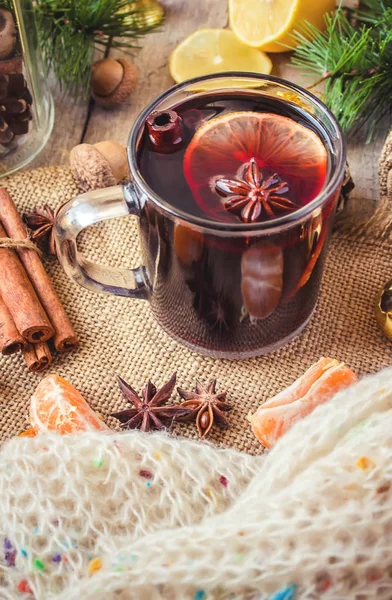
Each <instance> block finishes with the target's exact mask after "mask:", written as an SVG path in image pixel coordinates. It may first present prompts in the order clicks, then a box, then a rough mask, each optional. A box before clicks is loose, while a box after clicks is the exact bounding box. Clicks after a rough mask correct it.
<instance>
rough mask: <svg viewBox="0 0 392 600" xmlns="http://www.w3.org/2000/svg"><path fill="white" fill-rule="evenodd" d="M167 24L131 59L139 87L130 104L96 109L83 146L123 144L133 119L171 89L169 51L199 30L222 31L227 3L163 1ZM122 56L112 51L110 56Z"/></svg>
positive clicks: (225, 22)
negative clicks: (109, 143) (112, 109)
mask: <svg viewBox="0 0 392 600" xmlns="http://www.w3.org/2000/svg"><path fill="white" fill-rule="evenodd" d="M162 4H163V5H164V7H165V13H166V21H165V24H164V26H163V27H162V30H161V31H159V32H154V33H151V34H149V35H147V36H146V37H145V38H144V40H143V41H142V44H143V49H142V50H140V51H139V52H138V53H137V54H135V56H134V62H135V64H136V66H137V67H138V69H139V83H138V86H137V89H136V90H135V92H134V93H133V94H132V97H131V98H130V101H129V104H128V105H126V106H122V107H120V108H118V109H116V110H115V111H110V112H109V111H105V110H103V109H102V108H99V107H98V106H95V107H94V109H93V112H92V115H91V118H90V121H89V124H88V127H87V131H86V135H85V137H84V142H86V143H88V144H94V143H96V142H99V141H101V140H105V139H114V140H116V141H117V142H120V143H121V144H124V145H125V144H126V143H127V139H128V134H129V131H130V129H131V126H132V124H133V122H134V120H135V117H137V115H138V114H139V112H140V111H141V110H142V109H143V108H144V107H145V106H146V104H148V103H149V102H150V101H151V100H153V99H154V98H155V97H156V96H158V95H159V94H160V93H161V92H163V91H164V90H166V89H168V88H169V87H171V86H172V85H173V83H174V82H173V80H172V78H171V77H170V73H169V67H168V61H169V56H170V53H171V52H172V50H173V49H174V48H175V47H176V46H177V44H178V43H179V42H180V41H181V40H183V39H184V38H185V37H186V36H187V35H189V34H190V33H192V32H193V31H195V30H196V29H199V28H201V27H225V26H226V25H227V3H226V1H220V2H217V1H216V0H196V1H193V0H192V1H184V0H164V1H163V2H162ZM119 55H121V56H123V55H124V54H123V53H121V52H118V51H111V53H110V56H112V57H116V56H119Z"/></svg>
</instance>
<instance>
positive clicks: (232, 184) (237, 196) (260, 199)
mask: <svg viewBox="0 0 392 600" xmlns="http://www.w3.org/2000/svg"><path fill="white" fill-rule="evenodd" d="M215 191H216V192H217V193H218V194H219V195H220V196H222V197H223V198H227V200H226V201H225V202H224V204H223V206H224V207H225V209H226V210H228V211H230V212H234V213H237V214H238V216H239V217H240V218H241V219H242V221H243V222H244V223H254V222H256V221H257V220H258V219H259V218H260V216H263V215H266V216H267V217H269V218H270V219H273V218H274V217H276V216H277V215H276V213H279V212H282V211H291V210H295V209H296V208H298V206H297V205H296V204H295V203H294V202H293V201H292V200H290V199H289V198H287V197H286V196H285V194H287V192H289V186H288V184H287V182H286V181H283V180H282V179H281V178H280V177H279V175H278V174H277V173H274V174H273V175H270V176H268V177H267V178H264V176H263V173H262V172H261V170H260V167H259V165H258V164H257V162H256V159H255V158H252V159H251V160H250V161H249V163H248V164H246V165H245V167H244V171H243V175H242V179H224V178H220V179H217V180H216V181H215Z"/></svg>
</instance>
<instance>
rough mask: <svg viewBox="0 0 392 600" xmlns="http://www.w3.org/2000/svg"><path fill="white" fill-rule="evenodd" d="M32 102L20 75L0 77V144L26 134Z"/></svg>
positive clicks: (7, 142)
mask: <svg viewBox="0 0 392 600" xmlns="http://www.w3.org/2000/svg"><path fill="white" fill-rule="evenodd" d="M32 102H33V99H32V97H31V94H30V92H29V90H28V88H27V83H26V80H25V78H24V76H23V74H22V73H11V74H8V75H0V144H3V146H6V145H7V144H10V143H11V142H12V140H13V139H14V137H15V136H16V135H23V134H25V133H27V132H28V130H29V121H30V120H31V118H32V115H31V104H32Z"/></svg>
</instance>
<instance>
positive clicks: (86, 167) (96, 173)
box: [70, 140, 128, 192]
mask: <svg viewBox="0 0 392 600" xmlns="http://www.w3.org/2000/svg"><path fill="white" fill-rule="evenodd" d="M70 165H71V171H72V174H73V176H74V178H75V181H76V183H77V184H78V187H79V188H80V190H81V191H83V192H87V191H89V190H95V189H98V188H105V187H109V186H111V185H117V184H118V183H119V182H120V181H121V180H122V179H125V178H126V177H127V175H128V160H127V151H126V148H124V147H123V146H121V144H119V143H117V142H113V141H111V140H107V141H105V142H99V143H98V144H94V145H90V144H79V146H75V148H73V149H72V150H71V154H70Z"/></svg>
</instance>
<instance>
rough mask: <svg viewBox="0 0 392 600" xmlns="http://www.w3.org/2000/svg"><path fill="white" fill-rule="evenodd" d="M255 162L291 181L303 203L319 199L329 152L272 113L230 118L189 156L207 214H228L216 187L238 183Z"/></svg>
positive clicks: (206, 129) (208, 126)
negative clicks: (225, 182)
mask: <svg viewBox="0 0 392 600" xmlns="http://www.w3.org/2000/svg"><path fill="white" fill-rule="evenodd" d="M251 159H255V160H256V162H257V164H258V166H259V168H260V169H263V170H265V171H266V172H270V173H277V174H279V175H281V176H282V177H284V178H285V179H287V178H289V179H290V183H291V192H292V194H293V198H297V199H298V200H301V203H302V202H304V203H306V202H308V201H310V200H311V199H313V198H315V197H316V196H317V194H318V193H319V192H320V190H321V188H322V187H323V185H324V182H325V179H326V174H327V166H328V159H327V152H326V149H325V146H324V144H323V142H322V141H321V139H320V138H319V137H318V136H317V134H316V133H314V132H313V131H312V130H311V129H308V128H307V127H305V126H304V125H301V124H300V123H297V122H296V121H293V120H292V119H290V118H288V117H285V116H282V115H277V114H273V113H257V112H251V111H249V112H232V113H227V114H224V115H222V116H220V117H217V118H215V119H211V120H210V121H208V122H207V123H205V124H204V125H202V126H201V127H200V128H199V129H198V130H197V131H196V133H195V135H194V136H193V138H192V140H191V142H190V144H189V146H188V148H187V150H186V152H185V156H184V164H183V168H184V175H185V179H186V181H187V183H188V185H189V187H190V189H191V191H192V194H193V197H194V198H195V201H196V202H197V204H198V205H199V206H200V207H201V208H202V209H203V211H204V212H205V213H206V214H209V215H211V216H214V218H217V217H219V218H221V216H222V214H224V213H225V212H227V211H225V210H224V208H223V206H222V205H219V201H217V194H216V192H215V191H214V182H215V181H216V179H217V178H221V177H224V178H229V179H236V178H237V176H238V171H239V169H241V167H242V165H245V164H247V163H249V162H250V160H251ZM305 199H306V200H305ZM220 206H221V208H220ZM220 212H221V213H222V214H221V215H219V213H220Z"/></svg>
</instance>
